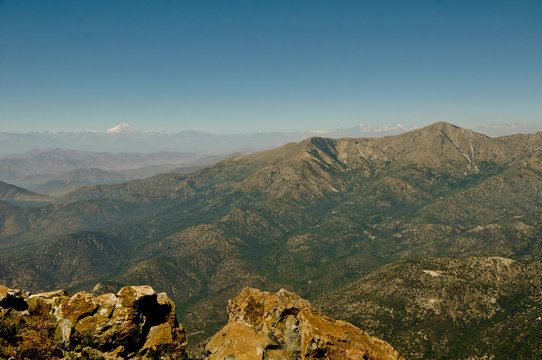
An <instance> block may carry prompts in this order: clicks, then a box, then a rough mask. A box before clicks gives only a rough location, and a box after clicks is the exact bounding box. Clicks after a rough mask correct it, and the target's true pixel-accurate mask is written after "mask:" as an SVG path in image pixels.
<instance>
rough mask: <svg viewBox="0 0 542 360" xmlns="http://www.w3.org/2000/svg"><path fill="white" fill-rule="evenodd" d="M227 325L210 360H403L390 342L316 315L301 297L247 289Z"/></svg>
mask: <svg viewBox="0 0 542 360" xmlns="http://www.w3.org/2000/svg"><path fill="white" fill-rule="evenodd" d="M228 317H229V320H228V324H227V325H226V326H225V327H224V328H223V329H222V330H221V331H220V332H218V333H217V334H216V335H215V336H214V337H213V338H212V339H211V340H210V341H209V343H208V344H207V347H206V351H207V359H208V360H218V359H221V360H223V359H231V360H234V359H235V360H240V359H245V360H252V359H258V360H262V359H263V360H272V359H273V360H274V359H347V360H348V359H351V360H358V359H359V360H400V359H402V357H401V356H400V355H399V353H398V352H397V351H396V350H395V349H393V347H391V345H389V344H388V343H386V342H385V341H382V340H380V339H378V338H376V337H373V336H371V335H369V334H367V333H366V332H365V331H363V330H360V329H358V328H356V327H355V326H353V325H351V324H349V323H347V322H344V321H338V320H333V319H331V318H329V317H327V316H325V315H323V314H322V313H320V312H319V311H318V310H316V309H315V308H314V307H313V306H312V305H311V304H310V303H309V302H308V301H307V300H304V299H302V298H301V297H299V296H298V295H297V294H294V293H291V292H288V291H286V290H280V291H278V292H276V293H269V292H263V291H260V290H257V289H250V288H247V289H244V290H243V291H242V292H241V293H240V294H239V295H238V296H237V297H235V298H234V299H232V300H230V301H229V303H228Z"/></svg>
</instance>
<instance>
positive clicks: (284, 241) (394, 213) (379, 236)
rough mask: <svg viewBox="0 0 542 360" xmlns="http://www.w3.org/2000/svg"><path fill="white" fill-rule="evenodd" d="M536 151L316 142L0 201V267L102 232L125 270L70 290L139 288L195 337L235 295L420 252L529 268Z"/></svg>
mask: <svg viewBox="0 0 542 360" xmlns="http://www.w3.org/2000/svg"><path fill="white" fill-rule="evenodd" d="M541 145H542V133H536V134H529V135H515V136H510V137H503V138H489V137H487V136H484V135H480V134H476V133H473V132H472V131H470V130H464V129H461V128H458V127H455V126H452V125H450V124H446V123H437V124H434V125H431V126H429V127H426V128H423V129H419V130H416V131H413V132H409V133H405V134H402V135H398V136H395V137H383V138H357V139H326V138H319V137H315V138H311V139H308V140H305V141H303V142H301V143H291V144H288V145H285V146H283V147H281V148H278V149H275V150H269V151H265V152H261V153H257V154H251V155H244V156H236V157H232V158H229V159H226V160H223V161H221V162H218V163H216V164H214V165H211V166H209V167H206V168H203V169H200V170H197V171H195V172H193V173H190V174H182V175H180V174H163V175H157V176H154V177H152V178H149V179H145V180H138V181H133V182H127V183H123V184H118V185H103V186H92V187H86V188H82V189H79V190H76V191H74V192H72V193H69V194H67V195H66V196H64V197H63V198H62V199H60V201H59V202H58V203H56V204H54V205H49V206H46V207H43V208H40V209H20V208H6V209H5V215H4V219H5V220H4V222H3V224H0V231H1V232H0V234H2V235H1V237H0V265H2V266H0V269H2V268H4V269H5V268H10V269H11V268H13V264H16V263H17V262H18V263H23V262H22V261H21V260H20V259H21V258H22V256H25V257H26V259H27V260H26V261H28V263H32V262H33V261H35V262H37V263H40V262H42V261H43V260H40V259H39V258H37V257H36V256H35V255H34V253H36V251H37V250H38V249H46V247H47V246H48V244H54V243H55V242H57V241H59V240H60V239H62V238H64V237H66V236H67V235H69V237H68V238H67V239H70V237H72V238H73V239H72V240H70V241H72V243H73V244H76V243H77V238H78V237H83V238H84V237H85V236H87V235H85V234H86V232H92V233H103V234H106V235H107V236H111V238H114V239H118V240H115V241H118V243H122V244H123V246H124V248H123V250H122V251H123V254H125V257H124V260H125V261H123V262H122V263H121V264H118V266H117V267H114V268H113V267H112V268H111V274H110V275H107V274H106V273H100V274H96V275H95V277H93V278H92V277H89V278H86V279H84V281H83V279H77V278H73V279H68V280H70V282H69V283H70V284H71V286H73V289H85V287H86V286H88V284H90V283H91V282H93V281H94V282H95V283H97V282H102V283H114V284H118V285H122V284H131V283H149V284H151V285H152V286H153V287H155V288H158V289H160V290H161V291H167V292H168V293H170V294H171V296H172V298H173V299H175V301H176V302H177V303H178V304H179V305H178V309H179V314H178V315H179V317H180V318H181V319H182V321H183V323H186V324H187V325H186V326H187V327H188V328H198V329H200V328H205V329H206V330H204V333H202V334H200V335H197V336H201V337H204V336H205V334H210V333H212V332H214V331H216V330H217V329H218V328H219V327H220V326H221V324H223V322H224V321H225V318H224V317H223V315H220V314H221V313H220V309H221V307H222V306H223V305H224V304H225V301H227V299H228V298H230V297H232V295H233V294H234V293H235V292H236V291H239V290H240V287H241V286H251V287H259V288H262V287H265V288H267V289H270V290H273V289H278V288H281V287H286V288H287V289H289V290H293V291H296V292H298V293H300V294H301V295H302V296H306V297H308V298H312V297H314V296H316V294H318V293H320V292H323V293H330V292H331V291H333V290H334V289H336V288H338V287H340V286H341V285H343V284H345V283H348V282H350V281H354V280H355V279H358V278H360V277H362V276H364V275H367V274H368V273H370V272H371V271H373V270H375V269H377V268H379V267H381V266H383V265H386V264H388V263H391V262H394V261H398V260H401V259H411V258H413V257H419V256H437V257H441V256H467V255H468V256H505V257H510V258H513V259H516V260H523V261H533V260H536V261H538V260H540V259H542V244H541V242H540V239H541V238H540V229H541V222H540V219H541V218H540V214H541V208H542V198H541V194H542V192H541V191H540V190H541V189H540V188H541V184H542V172H541V171H540V163H541V162H540V156H541V153H540V147H541ZM66 246H69V245H66ZM40 251H41V250H40ZM8 254H16V255H12V256H9V255H8ZM23 254H24V255H23ZM70 256H73V257H74V259H76V258H77V257H78V256H79V255H77V254H76V253H74V254H72V255H70ZM25 263H26V262H25ZM20 271H21V273H19V274H17V273H16V272H10V271H2V270H0V280H1V281H3V282H5V283H7V284H9V283H10V282H13V281H15V280H16V279H22V280H21V282H19V283H18V284H19V285H18V286H19V287H24V288H29V289H33V288H36V287H39V286H40V280H37V281H36V280H32V279H29V278H26V277H24V276H22V275H24V273H25V272H28V271H30V270H28V269H27V268H25V267H21V268H20ZM225 274H230V275H229V276H226V275H225ZM72 280H73V281H72ZM53 285H54V284H51V286H53ZM179 288H182V289H183V293H180V292H179V290H178V289H179ZM70 290H71V289H70Z"/></svg>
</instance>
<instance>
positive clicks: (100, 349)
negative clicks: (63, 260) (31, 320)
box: [0, 286, 187, 359]
mask: <svg viewBox="0 0 542 360" xmlns="http://www.w3.org/2000/svg"><path fill="white" fill-rule="evenodd" d="M21 301H22V304H24V306H22V305H21V304H20V302H21ZM0 306H2V307H4V308H7V307H10V308H12V309H14V310H17V311H19V312H21V311H24V310H27V309H28V311H24V313H25V314H27V315H26V316H40V315H43V316H47V317H49V318H50V319H52V320H53V321H56V325H55V326H56V332H55V336H56V339H55V340H56V342H57V343H58V344H60V345H61V346H62V348H63V349H64V350H65V351H68V352H69V351H76V352H84V351H86V352H89V351H93V352H95V353H99V354H100V356H103V357H105V358H112V359H114V358H144V357H145V355H146V354H147V353H148V352H149V351H151V352H152V353H153V354H154V355H153V356H154V357H156V356H160V357H161V358H168V356H169V355H172V354H173V355H175V354H177V355H180V354H183V353H184V351H185V348H186V345H187V341H186V332H185V330H184V328H183V327H182V325H180V324H179V323H178V322H177V319H176V316H175V305H174V303H173V301H171V299H169V298H168V296H167V295H166V294H165V293H160V294H157V293H155V291H154V290H153V289H152V288H151V287H150V286H127V287H124V288H122V289H121V290H120V291H119V292H117V293H116V294H102V295H99V296H93V295H92V294H90V293H87V292H84V291H83V292H79V293H77V294H75V295H73V296H71V297H70V296H69V294H68V293H67V292H66V291H64V290H59V291H53V292H47V293H41V294H35V295H31V296H27V295H26V294H24V293H22V292H18V291H17V290H11V289H7V288H5V287H2V286H0ZM21 316H24V314H23V313H22V312H21ZM164 349H165V350H164Z"/></svg>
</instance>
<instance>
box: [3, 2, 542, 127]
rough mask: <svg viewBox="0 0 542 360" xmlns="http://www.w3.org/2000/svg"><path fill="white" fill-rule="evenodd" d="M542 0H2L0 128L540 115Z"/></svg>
mask: <svg viewBox="0 0 542 360" xmlns="http://www.w3.org/2000/svg"><path fill="white" fill-rule="evenodd" d="M541 44H542V1H538V0H533V1H523V0H515V1H498V0H495V1H479V0H468V1H461V0H454V1H446V0H442V1H404V0H401V1H386V0H379V1H361V0H359V1H319V0H313V1H295V0H290V1H280V0H274V1H233V0H232V1H230V0H217V1H211V0H209V1H137V0H129V1H128V0H127V1H121V0H108V1H102V0H92V1H89V0H86V1H81V0H68V1H60V0H59V1H49V0H36V1H26V0H4V1H2V0H0V131H9V132H27V131H44V130H56V131H78V130H84V129H96V130H103V129H107V128H110V127H112V126H114V125H116V124H118V123H122V122H126V123H129V124H130V125H132V126H134V127H137V128H139V129H142V130H147V131H150V130H157V131H161V130H171V131H182V130H190V129H197V130H203V131H208V132H213V133H247V132H253V131H292V130H301V129H305V130H306V129H333V128H337V127H350V126H355V125H357V124H360V123H364V124H369V125H372V126H378V125H381V124H394V123H402V124H405V125H408V126H424V125H427V124H430V123H432V122H435V121H448V122H452V123H455V124H457V125H460V126H466V127H473V126H477V125H481V124H484V123H513V122H518V121H520V122H526V123H532V124H539V123H541V122H542V45H541Z"/></svg>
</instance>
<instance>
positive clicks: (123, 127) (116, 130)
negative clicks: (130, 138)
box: [106, 123, 137, 134]
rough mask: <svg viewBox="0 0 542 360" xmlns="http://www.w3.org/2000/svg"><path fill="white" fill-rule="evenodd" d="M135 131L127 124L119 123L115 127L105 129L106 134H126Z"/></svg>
mask: <svg viewBox="0 0 542 360" xmlns="http://www.w3.org/2000/svg"><path fill="white" fill-rule="evenodd" d="M135 131H137V129H136V128H135V127H133V126H130V125H129V124H127V123H121V124H119V125H117V126H114V127H112V128H111V129H107V130H106V133H108V134H117V133H126V132H135Z"/></svg>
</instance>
